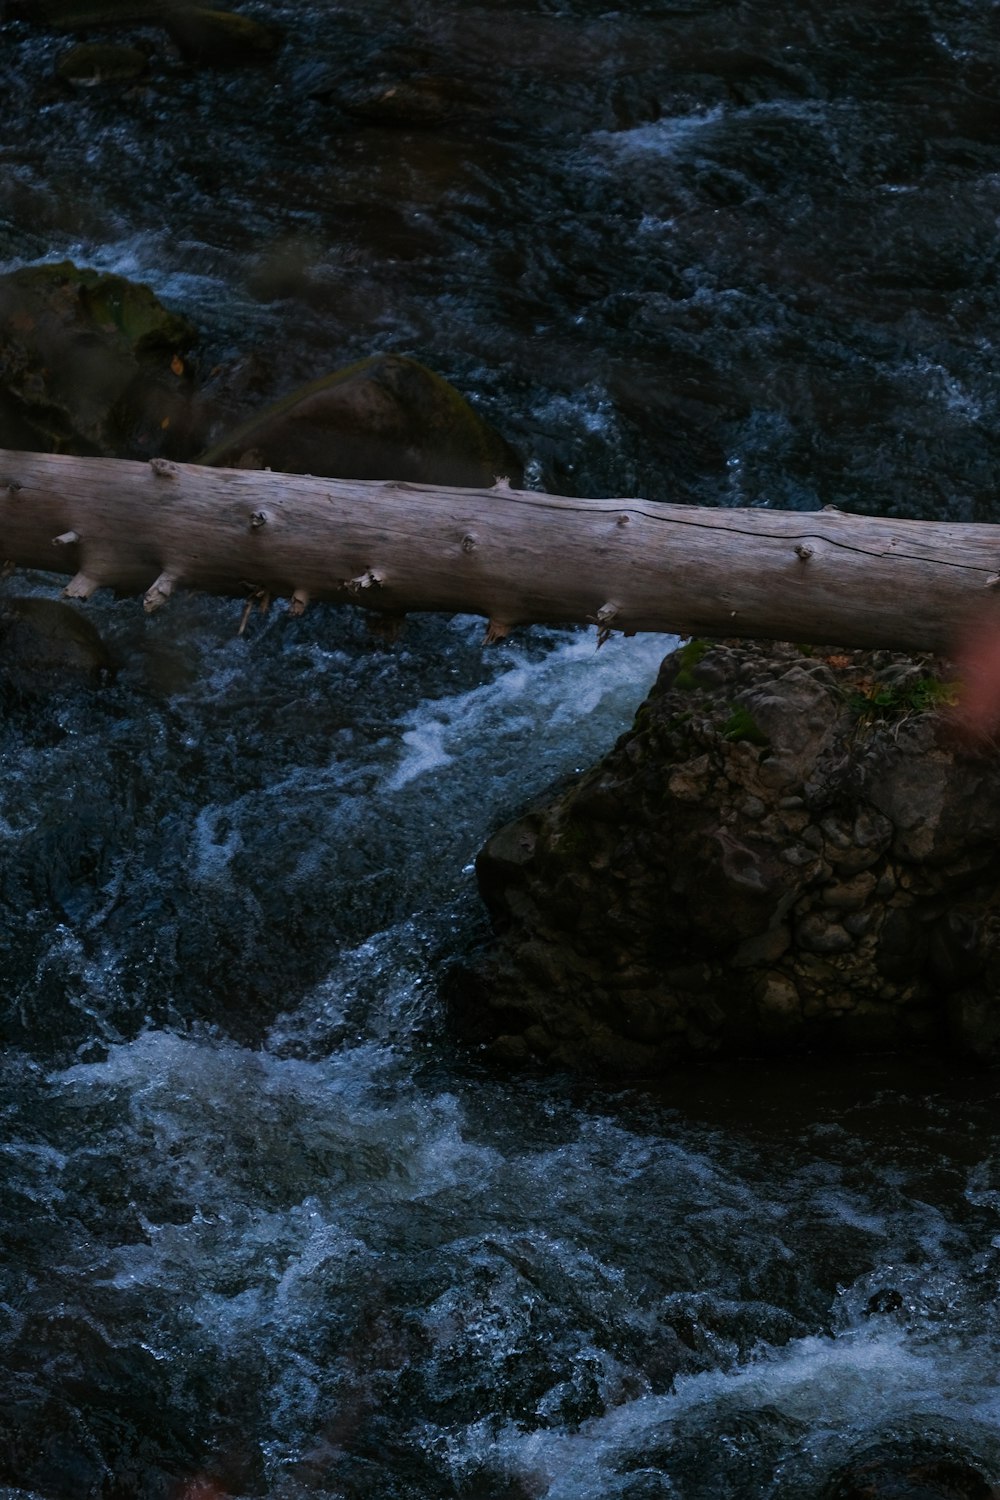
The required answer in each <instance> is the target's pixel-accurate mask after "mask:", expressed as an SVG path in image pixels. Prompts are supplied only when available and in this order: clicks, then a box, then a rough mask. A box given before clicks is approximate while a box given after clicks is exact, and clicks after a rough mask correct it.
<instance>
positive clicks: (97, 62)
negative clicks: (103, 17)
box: [56, 42, 149, 88]
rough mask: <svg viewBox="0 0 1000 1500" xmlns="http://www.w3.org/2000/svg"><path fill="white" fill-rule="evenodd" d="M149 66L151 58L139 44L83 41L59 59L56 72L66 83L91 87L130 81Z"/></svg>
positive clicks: (138, 76) (140, 74)
mask: <svg viewBox="0 0 1000 1500" xmlns="http://www.w3.org/2000/svg"><path fill="white" fill-rule="evenodd" d="M148 67H149V58H148V57H147V56H146V54H145V52H142V51H140V49H139V48H138V47H119V46H115V45H113V44H111V43H103V42H81V44H80V45H79V46H78V47H73V48H71V49H70V51H69V52H64V53H63V55H62V56H61V57H60V58H59V59H58V61H57V62H56V74H57V76H58V77H59V78H60V79H62V81H63V83H68V84H71V85H73V86H74V87H83V88H91V87H93V86H94V85H95V84H101V83H131V82H132V81H133V80H134V79H136V78H141V76H142V74H143V73H145V71H146V69H147V68H148Z"/></svg>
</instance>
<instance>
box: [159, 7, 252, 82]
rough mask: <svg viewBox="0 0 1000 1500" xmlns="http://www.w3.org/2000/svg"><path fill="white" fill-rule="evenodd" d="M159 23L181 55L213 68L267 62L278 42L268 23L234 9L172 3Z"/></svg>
mask: <svg viewBox="0 0 1000 1500" xmlns="http://www.w3.org/2000/svg"><path fill="white" fill-rule="evenodd" d="M163 25H164V26H165V27H166V29H167V32H168V34H169V35H170V38H171V40H172V41H173V42H174V44H175V45H176V47H177V48H178V50H179V51H180V53H181V55H182V56H183V57H186V58H188V59H190V60H191V61H192V62H197V63H204V64H207V65H209V66H211V67H214V68H229V67H242V66H245V65H246V64H247V63H266V62H270V60H271V58H272V57H273V56H274V54H275V53H276V52H277V50H278V48H279V47H280V45H281V38H280V37H279V35H278V33H277V32H276V31H274V30H273V29H272V28H271V27H270V26H262V25H261V23H260V22H259V21H254V20H253V19H251V17H250V16H243V15H240V14H239V13H238V12H236V11H230V10H208V9H205V8H204V7H202V6H200V5H176V6H171V7H169V9H167V10H166V11H164V13H163Z"/></svg>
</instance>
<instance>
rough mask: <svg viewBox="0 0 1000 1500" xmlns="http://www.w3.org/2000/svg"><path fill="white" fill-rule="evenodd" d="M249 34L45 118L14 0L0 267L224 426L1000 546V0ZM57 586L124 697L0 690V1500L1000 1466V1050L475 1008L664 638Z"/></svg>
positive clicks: (43, 47)
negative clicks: (826, 1057) (54, 295)
mask: <svg viewBox="0 0 1000 1500" xmlns="http://www.w3.org/2000/svg"><path fill="white" fill-rule="evenodd" d="M246 9H247V11H248V13H251V14H253V15H255V16H257V17H258V18H259V19H262V20H265V21H269V22H273V23H275V24H278V25H280V26H282V27H283V28H284V30H285V42H284V45H283V47H282V49H281V51H280V52H279V54H278V56H277V58H276V59H275V61H274V63H273V64H272V65H270V66H269V67H268V68H264V69H260V70H237V71H219V72H213V71H209V70H205V69H200V70H194V69H190V68H188V67H186V66H185V65H183V63H182V62H181V61H180V60H179V59H178V58H177V57H176V56H175V55H173V54H172V53H171V52H170V50H169V49H168V48H167V47H166V46H165V44H164V42H163V38H162V36H161V35H160V34H159V33H158V32H157V31H155V29H151V30H149V31H148V32H140V33H139V35H140V36H141V37H142V38H143V39H144V40H145V41H146V43H147V44H148V45H149V47H150V49H151V51H152V64H151V70H150V73H149V75H148V78H147V79H146V80H145V81H144V82H143V83H142V84H141V85H140V86H138V87H128V88H123V87H117V86H98V87H96V88H92V89H83V90H79V91H77V92H75V93H73V92H71V91H69V90H68V89H65V90H64V89H62V88H61V87H60V86H57V85H56V84H55V83H54V81H53V67H54V64H55V61H56V59H57V58H58V56H59V54H60V53H61V52H63V51H65V50H66V48H67V46H68V45H69V43H68V41H67V39H66V38H65V37H59V36H57V35H55V34H54V33H50V32H48V31H46V30H44V29H42V28H36V27H34V26H31V25H29V24H28V23H27V22H25V21H22V20H15V19H13V18H12V17H9V18H7V19H3V18H2V7H0V74H2V82H3V88H2V89H0V268H12V267H15V266H18V265H21V264H25V263H31V262H33V261H36V260H43V259H60V258H72V259H74V260H76V261H77V262H78V263H80V264H87V265H92V266H96V267H99V268H104V269H108V270H115V271H121V272H124V273H125V274H127V275H129V276H132V277H134V278H136V279H138V280H141V281H145V282H147V283H148V284H149V285H151V286H152V287H153V288H154V289H155V290H156V292H157V293H158V294H159V296H160V297H161V298H162V299H163V301H164V302H166V303H167V304H168V305H169V306H171V307H173V308H176V309H177V310H178V311H181V312H183V313H185V314H186V315H187V316H188V317H189V318H190V319H192V321H193V322H194V323H195V324H196V325H197V326H198V327H199V329H200V330H201V334H202V342H201V345H200V348H199V351H198V359H199V361H200V367H201V369H202V371H203V372H204V373H205V374H206V375H207V373H208V372H209V371H210V370H212V369H213V368H214V367H215V366H217V365H225V364H226V363H227V362H229V361H234V360H237V359H245V358H247V357H252V358H253V359H254V361H255V364H254V370H255V376H254V384H253V399H254V400H256V401H262V400H265V399H268V398H269V397H276V396H278V395H279V394H282V393H283V392H284V391H286V390H288V389H290V388H291V387H292V386H293V385H294V384H296V383H298V382H301V381H305V380H308V379H312V378H314V377H316V376H319V375H322V374H324V373H327V372H328V371H330V370H332V369H334V368H336V367H338V366H340V365H342V364H345V363H347V362H348V361H349V360H351V359H354V358H358V357H361V356H363V355H367V354H370V353H374V352H377V351H389V350H393V351H397V352H402V353H406V354H411V355H414V356H416V357H417V358H419V359H421V360H423V361H424V362H425V363H427V364H428V365H430V366H431V367H432V368H434V369H436V370H438V371H439V372H440V373H441V374H443V375H445V376H446V377H447V378H448V379H450V380H452V381H453V382H454V383H455V384H456V385H457V386H458V387H459V388H460V389H461V390H462V391H463V392H464V393H465V394H466V395H467V396H468V397H469V398H470V399H471V400H472V401H473V402H474V403H475V405H476V406H477V408H478V409H479V410H481V411H482V412H483V413H484V414H485V415H486V416H487V417H488V418H489V419H490V420H491V421H492V422H493V423H494V424H495V425H496V426H497V427H498V428H499V429H500V430H501V431H502V432H503V433H504V435H505V436H506V437H507V438H508V439H509V440H510V441H512V442H513V443H514V444H515V445H516V446H517V447H518V448H519V450H520V451H521V452H522V454H523V455H524V457H525V460H526V463H527V468H528V474H529V478H530V479H531V482H533V483H535V484H538V485H544V486H546V487H548V488H550V489H559V490H561V491H563V492H565V493H577V494H583V495H622V496H624V495H644V496H646V497H647V498H651V499H656V498H663V499H670V500H683V501H692V502H698V503H706V504H722V505H732V504H746V505H759V506H764V505H770V506H775V507H778V508H812V507H814V506H817V505H824V504H834V505H838V506H841V507H842V508H844V509H848V510H859V511H866V512H870V513H883V514H892V515H910V516H920V517H935V518H951V519H958V520H981V521H986V520H996V519H997V518H998V517H997V505H996V500H995V481H996V474H997V472H998V457H1000V454H998V446H1000V436H998V434H1000V376H998V373H997V371H998V368H1000V361H998V352H997V341H998V338H1000V317H998V312H1000V291H998V286H1000V278H998V259H1000V236H998V233H997V224H998V213H1000V152H998V146H1000V110H998V103H1000V100H998V88H1000V82H998V80H1000V66H998V65H1000V44H998V39H997V35H996V30H995V27H996V6H995V5H992V4H988V3H986V0H885V3H883V4H881V5H880V6H879V7H878V8H877V9H876V8H875V7H871V6H867V5H865V4H862V3H861V0H827V3H822V4H821V3H818V0H802V3H792V0H770V3H764V0H737V3H731V4H722V3H709V0H674V3H670V4H668V3H653V0H634V3H629V4H626V5H625V6H623V7H622V8H621V9H619V10H610V9H606V8H604V7H603V6H601V5H598V4H596V3H590V0H514V3H503V4H501V3H499V0H496V3H492V0H478V3H477V0H448V3H446V0H437V3H432V0H393V3H391V4H390V3H388V0H367V3H361V0H345V3H343V4H334V3H330V4H320V3H313V4H306V3H301V4H293V3H290V0H286V3H280V0H258V3H252V4H251V3H249V0H248V4H247V6H246ZM414 78H416V79H417V80H424V83H425V95H424V97H425V101H426V99H427V98H430V99H431V100H432V101H434V102H433V108H431V109H430V115H429V117H425V118H424V120H423V122H422V124H421V126H420V128H418V127H417V125H416V124H415V123H414V117H413V115H412V113H411V116H410V117H409V118H404V117H401V116H399V115H396V116H393V115H392V109H393V106H392V104H391V102H387V101H391V99H392V98H393V97H394V93H395V92H398V91H400V90H402V91H403V92H404V95H405V90H406V88H407V87H409V86H411V83H412V80H413V79H414ZM427 80H431V82H430V83H427ZM442 101H443V102H442ZM4 587H6V588H7V589H11V588H14V589H16V590H17V591H19V592H22V593H23V592H32V593H41V594H45V593H49V594H51V593H52V592H54V590H55V589H56V587H57V583H56V581H55V580H53V579H51V578H48V577H46V576H44V575H41V574H32V575H29V576H24V575H22V576H20V577H16V578H15V579H13V580H11V581H8V582H7V583H6V584H5V585H4ZM88 611H89V612H90V615H91V618H93V619H94V621H95V622H96V623H97V624H98V626H99V628H100V629H101V631H102V633H103V634H104V636H105V638H106V640H107V641H108V643H109V645H110V647H111V649H112V650H113V652H114V654H115V657H116V660H117V662H118V664H119V666H118V671H117V674H116V676H115V677H114V680H113V681H112V682H110V683H108V684H107V685H106V686H105V687H104V688H102V689H101V690H100V691H98V692H90V691H88V692H86V693H84V692H79V693H72V692H67V693H65V694H60V695H55V696H53V697H52V698H51V699H49V700H47V701H45V702H33V703H32V702H27V703H26V702H23V701H18V700H16V699H13V698H8V699H7V700H5V702H4V703H3V705H2V707H3V717H2V719H0V765H2V769H3V777H2V783H0V993H2V1004H0V1014H2V1017H3V1038H4V1044H5V1050H4V1053H3V1057H2V1060H0V1068H2V1072H3V1090H2V1094H0V1109H2V1112H3V1130H2V1135H0V1159H2V1168H0V1171H2V1176H0V1182H2V1191H0V1237H2V1243H3V1247H4V1253H3V1261H2V1270H0V1278H2V1279H0V1351H2V1358H0V1495H2V1496H3V1500H15V1497H16V1500H29V1497H37V1500H42V1497H44V1500H80V1497H88V1500H89V1497H101V1500H105V1497H106V1500H132V1497H136V1500H139V1497H141V1500H147V1497H148V1500H184V1497H186V1500H195V1497H198V1500H205V1497H208V1496H211V1495H220V1494H221V1495H228V1496H247V1497H275V1500H298V1497H300V1496H301V1497H305V1496H318V1497H322V1496H329V1497H336V1500H404V1497H405V1500H524V1497H547V1500H609V1497H616V1500H655V1497H666V1496H670V1497H682V1500H702V1497H704V1500H725V1497H732V1500H778V1497H780V1500H812V1497H818V1496H820V1495H822V1494H823V1493H824V1487H825V1486H828V1485H829V1484H830V1483H831V1482H832V1481H831V1476H832V1475H833V1474H834V1473H835V1472H836V1471H838V1470H839V1469H840V1468H841V1467H842V1466H843V1465H844V1464H846V1463H848V1462H850V1461H851V1459H852V1457H854V1456H857V1455H858V1454H862V1455H863V1454H864V1453H865V1452H866V1451H868V1450H869V1448H870V1447H871V1445H873V1444H876V1443H878V1444H881V1445H882V1446H883V1448H886V1447H888V1448H890V1449H891V1448H892V1445H893V1444H895V1445H897V1446H898V1447H900V1449H906V1448H907V1446H909V1447H913V1445H914V1444H917V1445H918V1446H919V1444H920V1443H921V1442H922V1443H924V1444H925V1445H930V1446H931V1448H933V1449H934V1451H935V1452H938V1453H950V1454H952V1455H957V1456H959V1457H961V1456H965V1457H967V1458H968V1459H969V1461H970V1462H973V1463H974V1464H975V1466H976V1467H977V1468H978V1469H979V1470H980V1471H981V1472H982V1473H983V1474H985V1475H986V1476H987V1478H988V1479H989V1481H990V1482H991V1483H998V1482H1000V1396H998V1393H997V1385H996V1370H997V1368H998V1361H1000V1347H998V1345H1000V1335H998V1329H1000V1319H998V1316H997V1314H998V1300H1000V1253H998V1252H1000V1155H998V1149H997V1129H996V1110H995V1105H994V1095H995V1082H996V1080H995V1077H994V1076H993V1075H991V1074H990V1073H986V1072H973V1073H970V1072H968V1071H967V1070H963V1069H960V1068H957V1067H953V1066H951V1065H949V1064H946V1063H943V1062H942V1061H941V1060H935V1059H920V1060H916V1061H911V1062H903V1061H901V1060H896V1059H891V1058H873V1059H869V1060H865V1061H862V1062H858V1063H857V1064H854V1065H850V1066H848V1065H838V1066H836V1067H832V1066H827V1065H826V1064H824V1061H823V1059H820V1058H817V1059H809V1060H804V1061H799V1062H796V1063H794V1064H787V1065H785V1066H778V1065H776V1064H773V1063H768V1064H767V1065H766V1066H765V1065H761V1064H760V1063H755V1062H750V1061H748V1062H746V1063H745V1064H742V1065H738V1066H730V1067H728V1068H724V1069H723V1068H719V1069H709V1070H706V1071H705V1072H704V1073H702V1074H695V1075H690V1076H683V1077H674V1078H667V1079H663V1080H660V1081H658V1082H656V1083H650V1084H648V1085H645V1086H642V1087H640V1086H638V1085H636V1086H630V1087H616V1086H615V1085H614V1084H613V1083H612V1082H611V1081H610V1080H608V1081H605V1082H604V1083H603V1084H600V1083H596V1082H594V1081H593V1080H582V1079H573V1078H569V1077H563V1076H555V1077H551V1076H543V1075H530V1076H522V1077H517V1076H505V1075H503V1074H499V1073H497V1072H496V1070H493V1069H490V1068H488V1067H486V1066H484V1065H483V1062H482V1060H481V1059H480V1058H479V1057H477V1055H476V1054H474V1053H473V1054H471V1055H470V1053H469V1052H468V1051H467V1050H466V1049H464V1048H463V1047H462V1046H461V1045H459V1044H458V1043H457V1042H456V1040H455V1039H454V1037H453V1036H452V1035H451V1033H450V1031H449V1027H448V1022H447V1015H446V1013H445V1011H444V1007H443V1003H442V1000H441V998H440V993H439V986H440V980H441V976H442V973H443V972H444V971H445V970H446V968H447V965H448V963H449V961H450V960H452V959H453V958H455V957H456V956H460V955H461V954H462V953H463V952H464V951H465V950H466V949H467V947H468V945H469V944H471V943H474V942H475V941H477V940H478V939H480V938H481V937H482V936H483V931H484V918H483V915H482V913H481V910H480V908H479V906H478V903H477V899H476V895H475V889H474V881H473V870H472V862H473V860H474V857H475V853H476V850H477V848H478V847H479V845H480V844H481V842H482V841H483V839H484V838H485V837H486V835H487V834H488V832H489V831H490V830H491V829H492V828H495V827H496V826H497V825H498V824H499V823H500V822H501V821H502V820H503V818H504V817H506V816H508V815H510V814H511V813H513V812H515V811H517V810H518V809H519V808H520V807H522V806H523V805H524V803H525V802H526V801H527V800H528V799H529V798H530V797H532V796H535V795H537V794H538V793H540V792H541V791H543V790H544V789H545V788H546V787H547V786H548V785H550V784H551V783H553V782H555V781H557V780H558V779H559V778H561V777H564V776H566V775H569V774H572V773H573V772H574V771H575V770H577V769H579V768H581V767H583V766H586V765H587V764H589V763H591V762H592V761H593V760H594V759H596V757H597V756H598V755H599V754H600V753H601V752H602V751H603V750H604V749H605V748H607V747H608V746H609V745H610V744H611V743H612V742H613V741H614V738H615V737H616V735H617V734H619V733H620V732H621V731H622V730H623V729H624V728H625V727H627V725H628V723H629V722H630V719H631V716H632V714H633V713H634V711H635V709H636V708H637V706H638V704H639V702H640V701H641V699H642V696H643V694H644V692H645V691H646V689H647V687H648V686H649V684H650V682H651V681H652V679H653V677H654V675H655V672H656V669H657V665H658V663H659V661H660V659H661V657H662V656H663V654H664V653H665V652H666V651H667V650H668V649H669V646H670V644H671V643H670V641H669V639H667V638H638V639H635V640H632V641H623V640H618V639H614V640H612V641H611V642H610V643H608V644H607V645H606V646H605V647H603V648H602V650H601V651H600V652H597V651H596V650H595V642H594V636H593V633H589V634H588V633H586V632H580V633H577V632H572V631H553V630H543V629H533V630H529V631H524V632H521V633H519V634H518V635H517V636H516V637H514V638H512V639H511V640H509V641H507V642H505V643H504V644H503V645H502V646H500V647H495V648H490V649H489V650H484V649H483V647H482V645H481V636H482V623H481V622H480V621H476V620H472V619H469V618H465V617H459V618H455V619H445V618H438V617H425V618H419V619H413V620H411V621H410V622H409V623H408V625H407V628H406V632H405V634H404V636H403V638H402V640H401V641H400V642H399V643H398V644H396V645H394V646H392V647H389V648H377V647H374V646H373V644H372V643H371V641H370V640H369V638H368V636H367V633H366V631H365V628H364V624H363V622H362V621H361V620H360V619H359V618H358V617H357V616H356V615H355V614H353V613H351V612H350V611H347V610H339V611H338V610H334V609H332V608H325V607H316V608H313V609H310V610H309V611H308V612H307V613H306V614H305V615H304V616H303V617H302V618H300V619H290V618H288V617H287V616H286V615H285V614H284V612H283V611H282V610H279V609H275V610H274V611H272V612H271V613H270V614H269V615H268V616H267V617H256V616H255V617H254V619H253V620H252V621H251V623H250V627H249V628H248V630H247V632H246V634H245V635H243V636H242V637H241V636H238V635H237V625H238V623H239V607H238V606H235V605H233V604H231V603H226V602H220V601H216V600H211V599H205V598H200V597H195V596H184V597H181V598H179V599H177V600H174V601H172V602H171V605H170V607H169V609H167V610H164V611H162V612H161V613H160V614H158V615H156V616H155V617H152V618H149V619H147V618H146V617H145V616H144V615H143V614H142V610H141V607H140V605H139V603H138V601H128V600H124V601H117V602H116V601H114V600H111V599H106V598H103V597H101V596H98V597H97V598H96V599H95V600H94V601H92V603H91V604H90V605H88ZM2 1486H7V1488H6V1489H4V1488H2ZM827 1492H828V1493H830V1494H832V1493H833V1491H832V1490H829V1491H827ZM970 1493H971V1492H970Z"/></svg>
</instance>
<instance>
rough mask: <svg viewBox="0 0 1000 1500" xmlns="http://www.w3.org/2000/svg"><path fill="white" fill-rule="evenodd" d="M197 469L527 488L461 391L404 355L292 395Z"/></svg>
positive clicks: (382, 358)
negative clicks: (501, 482)
mask: <svg viewBox="0 0 1000 1500" xmlns="http://www.w3.org/2000/svg"><path fill="white" fill-rule="evenodd" d="M201 462H202V463H206V464H222V465H225V466H227V467H232V468H255V469H264V468H268V469H277V470H281V471H283V472H284V473H288V474H325V475H330V476H336V477H338V478H341V479H398V480H408V481H411V482H414V483H419V484H442V485H467V486H470V487H476V486H483V485H487V486H488V485H492V484H493V482H494V480H495V479H497V478H498V477H501V476H503V477H506V478H508V479H509V480H510V481H511V483H512V484H514V485H515V486H516V485H518V484H520V482H521V479H522V471H521V466H520V463H519V462H518V459H517V457H516V455H515V454H514V453H513V451H512V449H511V448H510V447H509V446H508V445H507V443H506V442H505V441H504V439H503V438H502V437H500V435H499V434H498V433H497V432H495V431H494V430H493V428H492V427H490V425H489V423H488V422H485V421H484V420H483V419H482V417H480V416H478V415H477V413H476V412H474V411H473V409H472V407H471V406H470V405H469V403H468V402H467V401H466V400H465V398H464V397H463V396H461V395H460V394H459V392H458V391H457V390H456V389H455V387H454V386H452V385H449V384H448V382H447V381H446V380H443V379H442V378H441V376H440V375H436V374H435V373H434V372H433V371H432V370H428V369H427V368H426V367H425V366H424V365H421V364H418V362H417V361H416V360H414V359H406V358H404V357H403V356H402V355H398V354H379V355H375V356H373V357H372V358H370V359H364V360H361V361H360V362H359V363H358V364H354V365H349V366H348V367H347V368H346V369H344V370H339V371H337V373H336V374H334V375H328V376H325V377H324V378H323V379H321V380H314V381H313V382H312V383H311V384H310V385H306V386H303V387H302V388H301V389H300V390H297V391H293V392H292V394H291V395H289V396H286V397H285V398H284V399H283V400H281V401H279V402H277V404H276V405H274V406H270V407H268V408H267V410H266V411H263V412H261V413H259V414H258V415H257V416H255V417H253V418H252V419H251V420H250V421H249V422H247V423H245V424H244V425H243V426H242V427H240V428H238V429H237V431H236V432H233V433H230V434H229V435H228V436H227V437H225V438H223V439H222V441H221V442H219V443H216V444H215V446H214V447H212V448H211V449H210V450H209V451H208V452H207V453H206V454H205V455H204V456H203V457H202V460H201Z"/></svg>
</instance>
